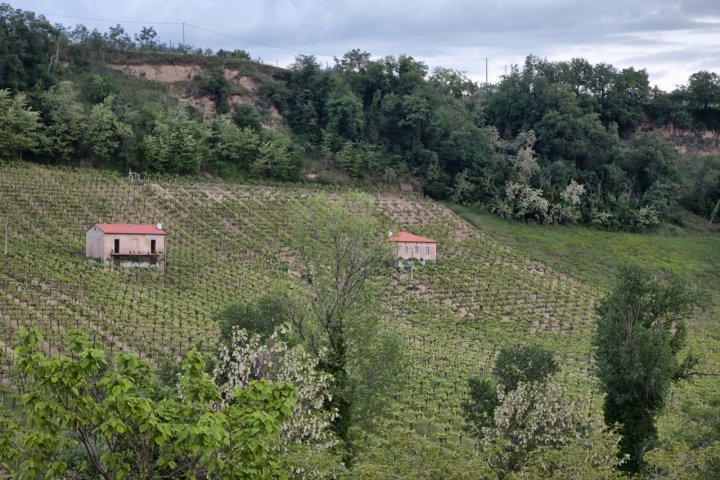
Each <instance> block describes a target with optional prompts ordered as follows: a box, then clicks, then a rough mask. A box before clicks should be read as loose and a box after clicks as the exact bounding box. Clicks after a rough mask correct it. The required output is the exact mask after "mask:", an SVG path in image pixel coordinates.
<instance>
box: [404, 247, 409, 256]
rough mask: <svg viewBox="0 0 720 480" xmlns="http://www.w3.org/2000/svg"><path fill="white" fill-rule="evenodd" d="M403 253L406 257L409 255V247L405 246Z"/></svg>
mask: <svg viewBox="0 0 720 480" xmlns="http://www.w3.org/2000/svg"><path fill="white" fill-rule="evenodd" d="M403 253H404V254H405V255H407V253H408V249H407V245H405V246H404V247H403Z"/></svg>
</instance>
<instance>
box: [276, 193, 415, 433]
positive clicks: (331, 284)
mask: <svg viewBox="0 0 720 480" xmlns="http://www.w3.org/2000/svg"><path fill="white" fill-rule="evenodd" d="M372 211H373V210H372V205H371V203H370V200H369V198H368V197H367V196H366V195H361V194H350V195H347V196H343V197H341V198H338V199H334V200H333V201H332V202H331V201H330V199H329V198H327V197H326V196H321V195H317V196H312V197H310V198H308V199H307V200H306V205H305V206H304V207H302V208H301V209H300V212H299V214H298V218H297V222H296V223H295V228H294V229H295V240H294V242H295V246H296V248H297V261H298V264H299V266H300V268H301V271H302V273H303V274H304V275H305V278H306V281H305V282H304V283H303V287H304V288H303V292H302V296H301V297H300V298H298V299H296V300H295V301H294V302H289V303H288V315H289V318H290V320H291V322H292V324H293V330H294V331H295V332H297V334H298V335H299V337H300V340H301V341H302V342H303V343H304V344H305V345H306V346H307V348H309V349H310V350H311V351H312V352H313V353H314V354H315V355H316V356H317V357H318V358H320V367H319V368H321V369H322V370H324V371H325V372H327V373H329V374H331V375H332V377H333V385H332V394H333V396H332V400H331V401H330V402H329V404H328V407H329V408H333V409H336V410H337V412H338V414H339V416H338V417H337V419H336V420H335V428H336V430H337V432H338V434H339V435H340V437H341V438H342V439H343V440H346V441H347V440H348V439H349V438H350V435H349V434H350V430H351V427H353V426H360V427H369V426H372V425H373V422H374V421H377V420H379V418H381V416H382V413H383V410H384V408H385V407H386V406H387V405H388V396H389V393H390V392H392V391H393V390H394V389H395V388H398V377H397V374H398V371H399V370H400V369H401V368H402V363H403V362H402V357H401V353H400V350H399V343H398V339H397V337H395V336H393V335H390V334H386V333H384V332H382V331H381V328H380V323H379V320H380V315H381V313H380V310H379V308H380V306H379V304H378V302H377V297H376V294H375V292H374V290H373V288H372V285H371V283H370V281H371V279H372V278H373V277H374V276H375V275H376V274H377V273H378V272H379V271H380V270H381V269H382V268H384V265H385V264H386V262H387V261H389V259H390V255H389V254H390V246H389V245H388V243H389V242H387V241H386V240H385V238H384V237H383V236H382V228H381V226H380V225H379V224H378V222H377V221H376V220H375V218H374V217H373V215H372ZM379 365H382V368H378V366H379Z"/></svg>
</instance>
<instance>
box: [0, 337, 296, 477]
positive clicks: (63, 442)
mask: <svg viewBox="0 0 720 480" xmlns="http://www.w3.org/2000/svg"><path fill="white" fill-rule="evenodd" d="M41 343H42V336H41V335H40V334H39V332H38V331H37V330H36V329H32V330H30V331H25V330H24V329H23V331H22V344H21V346H20V347H18V348H17V349H16V350H15V352H16V354H17V355H18V358H17V360H16V363H15V366H16V368H17V371H18V372H20V373H21V374H22V375H23V377H24V382H23V387H24V391H25V393H24V394H23V397H22V403H23V415H22V418H20V419H16V418H14V417H7V418H4V419H2V420H1V421H0V462H2V463H1V465H2V466H3V467H4V468H5V469H7V470H8V471H9V472H10V473H11V474H12V475H13V477H14V478H34V477H35V476H37V475H45V476H46V477H54V478H67V479H78V478H82V477H83V476H84V475H86V474H87V473H88V472H94V473H95V474H96V475H99V476H100V477H102V478H104V479H106V480H110V479H111V478H112V479H121V478H148V479H151V478H181V477H182V478H200V477H205V476H207V475H212V476H213V478H219V479H235V478H237V479H241V478H242V479H246V478H267V477H268V476H278V477H282V476H283V473H282V472H281V471H279V470H277V465H278V459H277V456H278V455H277V449H276V445H277V442H278V438H279V436H280V433H281V426H282V425H283V423H284V422H285V421H286V420H287V419H289V418H290V417H291V416H292V412H293V407H294V405H295V388H294V387H293V386H292V385H291V384H290V383H287V382H277V383H274V384H272V385H269V384H268V383H266V382H264V381H253V382H249V383H247V384H246V385H245V386H243V387H238V388H235V389H234V390H232V391H226V392H224V399H223V396H222V395H221V391H220V389H219V388H218V387H217V386H216V385H215V383H214V382H213V381H212V379H211V378H210V377H209V376H208V375H207V374H206V373H205V362H204V361H203V359H202V356H201V355H200V354H198V353H196V352H190V353H188V355H187V356H186V358H185V359H184V360H183V362H182V366H181V368H182V373H181V374H180V375H179V377H178V394H177V395H175V394H173V392H168V391H163V390H162V389H161V388H160V387H158V386H157V384H156V383H154V382H153V378H152V369H151V367H150V365H149V364H148V363H146V362H145V361H143V360H138V359H137V358H136V357H135V356H134V355H132V354H129V353H122V354H119V355H117V356H115V358H114V362H113V363H112V364H111V363H110V362H109V361H108V359H107V358H106V355H105V352H104V351H103V350H102V349H100V348H99V346H98V345H95V344H92V343H90V342H89V341H88V338H87V336H86V335H85V334H83V333H79V332H77V331H71V332H69V334H68V345H67V346H68V350H69V352H70V356H46V355H43V354H42V353H40V350H39V346H40V344H41ZM78 446H82V451H84V455H83V454H81V455H80V458H81V460H79V461H77V462H76V463H75V464H74V465H70V464H69V463H68V461H66V460H65V459H66V458H68V457H73V454H76V453H77V451H78ZM74 458H77V457H74Z"/></svg>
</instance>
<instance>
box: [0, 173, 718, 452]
mask: <svg viewBox="0 0 720 480" xmlns="http://www.w3.org/2000/svg"><path fill="white" fill-rule="evenodd" d="M313 191H326V192H327V193H328V194H329V195H342V194H343V193H342V191H339V190H336V189H334V188H333V189H332V190H330V189H328V190H323V189H322V188H321V187H319V186H315V187H312V188H311V187H301V186H292V185H291V186H283V187H270V186H262V185H255V186H254V185H243V184H235V183H228V182H222V181H219V180H213V179H197V178H195V179H191V178H182V177H180V178H175V179H166V178H160V177H153V178H151V179H147V178H145V179H143V180H140V181H138V182H134V183H131V182H130V181H129V180H128V179H127V178H126V177H120V176H117V175H114V174H107V173H103V172H101V171H94V170H67V169H47V168H41V167H37V166H31V165H21V166H20V167H12V168H11V167H3V168H2V169H1V170H0V198H1V199H2V201H0V217H3V218H4V217H5V216H8V218H9V232H10V235H9V245H8V255H7V256H4V257H3V258H2V263H0V319H1V320H2V321H0V364H1V365H2V374H1V375H2V377H1V381H2V389H3V393H2V398H3V399H4V401H5V403H6V404H8V406H12V405H15V402H16V397H15V393H14V392H15V385H16V381H17V379H16V377H15V374H14V372H12V370H11V369H10V362H11V359H12V357H13V352H12V348H13V346H14V343H15V341H16V340H17V336H18V330H19V328H21V327H23V326H30V325H33V326H37V327H39V328H40V330H41V331H42V332H43V333H44V335H45V340H46V343H45V345H44V350H46V351H53V352H55V351H57V350H58V349H60V348H62V347H61V345H63V340H64V333H65V332H66V331H67V329H69V328H80V329H82V330H84V331H87V332H91V333H92V335H93V337H94V338H96V339H98V340H100V341H102V342H103V343H105V344H106V345H107V346H108V348H110V349H113V350H114V351H117V350H124V351H130V352H135V353H137V354H138V355H139V356H142V357H144V358H147V359H150V360H151V361H152V362H153V363H155V364H159V363H161V362H162V361H164V360H167V359H177V358H179V356H180V355H181V354H182V353H183V352H186V351H188V350H189V349H191V348H193V347H198V348H200V349H201V350H204V351H208V350H209V348H210V347H211V346H212V345H213V344H214V342H215V336H216V334H217V327H216V325H215V324H214V322H213V316H214V314H215V313H217V312H218V311H219V310H220V309H223V308H225V307H227V306H229V305H232V304H234V303H238V302H242V301H243V300H246V299H249V298H251V297H253V296H256V295H260V294H262V293H264V292H266V291H268V290H269V289H270V287H271V286H272V285H273V284H276V283H278V282H280V283H283V284H286V285H289V286H290V288H292V285H293V283H294V282H296V281H297V280H296V279H295V277H294V275H293V273H294V270H295V269H294V265H293V258H294V255H293V251H292V249H291V246H290V244H289V238H290V231H291V229H292V224H293V219H294V210H295V206H296V205H298V204H299V203H301V202H302V201H303V197H304V196H306V195H308V194H309V193H311V192H313ZM372 199H373V202H374V204H375V206H376V212H377V216H378V218H379V219H380V220H381V221H382V223H383V225H385V226H386V227H387V228H388V229H391V230H393V231H396V230H397V229H405V230H409V231H412V232H414V233H417V234H420V235H424V236H428V237H432V238H435V239H436V240H438V241H439V255H438V256H439V260H438V262H437V264H436V265H427V266H425V267H422V268H418V269H417V270H416V271H415V272H414V275H413V276H412V278H411V277H410V275H409V272H406V271H405V272H403V271H400V270H398V269H396V268H390V269H388V270H387V271H386V273H385V274H384V275H383V276H381V277H379V278H377V279H376V283H377V285H378V287H379V288H380V289H381V291H382V295H383V297H384V308H385V317H384V325H385V328H386V330H387V331H390V332H393V333H395V334H397V335H398V336H400V337H401V338H402V339H403V340H404V345H405V349H406V352H407V355H408V358H409V360H410V361H411V364H412V367H411V369H410V371H409V372H408V378H407V380H408V385H409V386H408V388H407V389H406V391H405V393H404V394H403V395H401V396H400V398H397V399H396V406H395V414H396V417H397V418H405V420H406V421H407V422H408V424H410V425H412V426H413V427H414V428H415V429H416V430H417V431H418V432H419V433H423V434H425V435H428V436H431V437H433V438H438V437H439V438H443V437H446V438H448V440H449V441H452V442H457V441H460V442H462V443H464V444H466V445H467V446H468V447H470V448H472V445H473V443H474V440H472V439H468V438H467V437H464V436H463V434H462V432H461V430H460V427H461V425H462V419H461V417H460V415H459V411H460V402H461V399H462V395H463V393H464V391H465V388H466V383H465V381H466V378H467V377H468V376H469V375H472V374H477V373H479V372H482V371H485V370H486V369H487V368H488V366H489V365H490V364H491V362H492V359H493V358H494V355H495V353H496V352H497V351H498V350H499V349H500V348H501V347H502V346H506V345H519V344H526V343H531V342H538V343H541V344H543V345H545V346H547V347H549V348H550V349H552V351H553V352H554V353H555V356H556V358H557V359H558V360H559V362H560V363H561V365H562V367H563V369H562V372H563V373H562V375H563V378H564V379H565V381H566V382H567V384H568V385H569V386H571V387H572V389H573V390H575V391H587V390H588V389H590V388H592V381H591V379H590V377H589V375H588V372H589V371H590V369H591V365H590V364H589V355H590V350H589V334H590V331H591V327H592V326H591V322H592V315H593V305H594V303H595V302H596V301H597V300H598V298H599V297H600V296H601V295H602V292H603V287H601V286H599V285H596V284H593V283H589V282H587V281H586V282H582V281H579V280H577V279H575V278H572V277H570V276H568V275H566V274H565V273H563V272H561V271H557V270H554V269H552V268H549V267H548V266H546V265H543V264H542V263H540V262H538V261H533V260H530V259H529V257H528V256H527V254H525V253H522V251H521V250H518V249H516V248H514V247H512V246H510V245H509V244H507V243H504V242H501V241H498V240H497V239H495V238H493V236H491V235H490V234H488V233H484V232H481V231H480V230H477V229H475V228H473V227H472V226H471V225H470V224H469V223H467V222H466V221H464V220H462V219H461V218H460V217H458V216H456V215H455V214H454V213H453V212H452V211H450V210H449V209H448V208H446V207H445V206H443V205H441V204H439V203H435V202H433V201H430V200H427V199H425V198H422V197H419V196H416V195H414V194H402V195H400V194H394V193H374V194H372ZM101 222H103V223H138V224H139V223H155V222H162V223H163V225H164V228H165V229H166V230H167V231H168V238H167V242H168V251H167V266H166V268H165V269H156V268H125V267H116V266H105V265H100V264H97V263H92V262H87V261H86V260H85V257H84V248H85V244H84V238H85V237H84V234H85V230H86V229H87V228H88V227H89V226H91V225H92V224H93V223H101ZM690 343H691V345H692V349H693V350H694V351H695V352H696V353H699V354H701V355H702V357H703V358H704V364H703V365H702V368H703V370H705V371H715V370H717V366H718V362H720V340H718V338H717V337H715V336H713V335H712V334H710V333H708V332H707V331H706V330H705V329H703V328H699V327H695V328H694V329H693V330H692V332H691V342H690ZM713 388H715V386H714V385H713V383H711V382H710V381H706V380H703V379H699V380H695V381H694V382H693V383H686V384H682V386H680V387H678V389H677V390H676V392H675V398H682V397H683V396H687V395H695V394H697V393H698V392H701V391H706V390H708V389H713ZM11 404H12V405H11ZM674 408H676V409H677V408H678V407H677V404H675V407H674ZM669 411H670V413H671V414H672V412H673V407H672V406H671V407H670V409H669ZM667 418H672V416H668V417H667Z"/></svg>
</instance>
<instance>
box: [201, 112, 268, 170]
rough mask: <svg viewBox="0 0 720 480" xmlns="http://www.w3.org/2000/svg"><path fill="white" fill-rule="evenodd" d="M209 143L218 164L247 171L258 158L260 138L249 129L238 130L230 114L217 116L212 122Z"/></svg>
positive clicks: (255, 132) (254, 131)
mask: <svg viewBox="0 0 720 480" xmlns="http://www.w3.org/2000/svg"><path fill="white" fill-rule="evenodd" d="M210 142H211V143H212V145H213V149H214V152H215V155H216V158H217V160H218V161H220V162H226V163H229V164H232V165H236V166H238V167H241V168H243V169H248V168H249V167H250V165H252V164H253V162H255V160H256V159H257V157H258V154H259V151H258V148H259V146H260V136H259V135H258V134H257V131H256V130H254V129H253V128H251V127H247V126H246V127H243V128H239V127H238V126H237V124H236V123H234V122H233V120H232V119H231V118H230V114H229V113H226V114H224V115H219V116H217V117H216V118H215V119H214V120H213V122H212V135H211V137H210Z"/></svg>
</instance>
